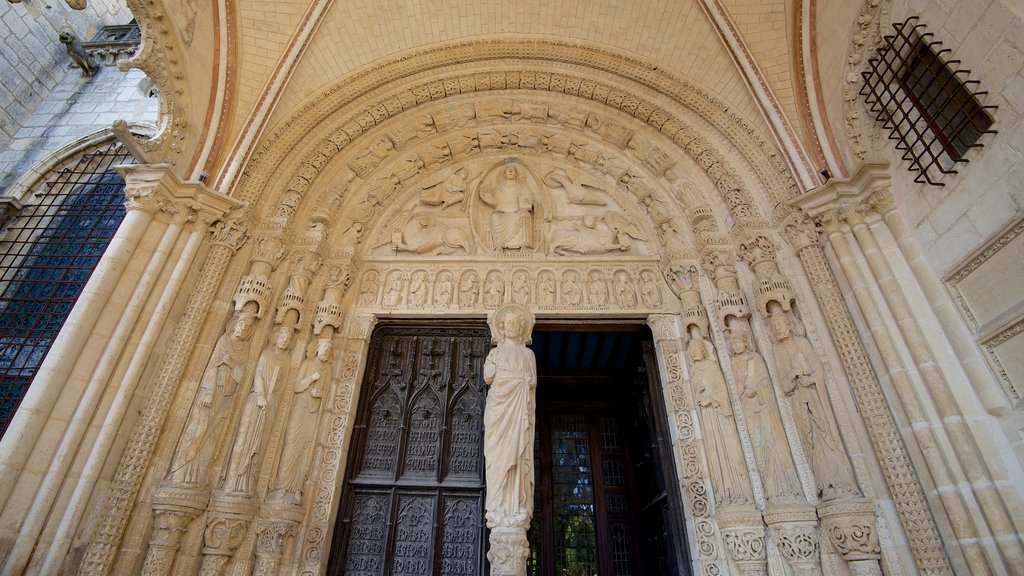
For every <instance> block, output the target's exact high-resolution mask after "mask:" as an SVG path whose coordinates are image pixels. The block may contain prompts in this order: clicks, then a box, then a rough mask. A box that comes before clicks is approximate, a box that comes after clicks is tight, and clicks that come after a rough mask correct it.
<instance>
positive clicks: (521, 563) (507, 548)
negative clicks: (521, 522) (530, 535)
mask: <svg viewBox="0 0 1024 576" xmlns="http://www.w3.org/2000/svg"><path fill="white" fill-rule="evenodd" d="M529 556H530V543H529V542H528V541H527V539H526V530H524V529H522V528H494V529H492V530H491V539H490V547H489V549H488V550H487V559H488V560H490V562H491V576H523V574H526V559H527V558H529Z"/></svg>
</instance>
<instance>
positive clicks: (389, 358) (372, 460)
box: [328, 325, 489, 576]
mask: <svg viewBox="0 0 1024 576" xmlns="http://www.w3.org/2000/svg"><path fill="white" fill-rule="evenodd" d="M488 339H489V332H488V330H487V328H486V326H463V327H441V328H438V327H435V326H423V325H384V326H380V327H378V328H377V329H376V330H375V331H374V333H373V337H372V339H371V341H370V351H369V356H368V363H367V368H366V376H365V377H364V381H363V387H362V393H361V398H360V407H359V412H358V415H357V420H356V423H355V427H354V430H353V437H352V446H351V449H350V452H349V459H348V466H347V468H348V474H347V481H346V486H345V491H344V494H343V496H342V504H341V510H340V511H339V514H338V523H337V525H336V528H335V534H334V545H333V546H332V552H331V560H330V563H329V568H328V573H329V574H346V575H349V576H356V575H359V576H364V575H365V576H398V575H416V576H422V575H425V574H446V575H449V574H450V575H458V574H474V575H475V574H483V573H484V570H485V559H484V542H485V538H484V536H485V534H484V521H483V501H484V461H483V408H484V383H483V360H484V357H485V355H486V352H487V349H488V348H489V346H488Z"/></svg>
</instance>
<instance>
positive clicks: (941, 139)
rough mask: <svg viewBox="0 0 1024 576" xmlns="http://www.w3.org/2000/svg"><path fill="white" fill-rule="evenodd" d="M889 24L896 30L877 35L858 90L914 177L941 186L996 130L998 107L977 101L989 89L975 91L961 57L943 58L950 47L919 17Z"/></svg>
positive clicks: (948, 53) (917, 180)
mask: <svg viewBox="0 0 1024 576" xmlns="http://www.w3.org/2000/svg"><path fill="white" fill-rule="evenodd" d="M892 26H893V29H894V30H895V34H892V35H889V36H885V37H884V38H883V39H882V46H881V47H880V48H879V49H878V57H877V58H871V59H869V60H868V70H866V71H864V72H862V73H861V75H862V77H863V79H864V85H863V86H862V87H861V90H860V94H861V95H862V96H863V97H864V100H865V102H866V103H867V105H868V109H869V110H870V111H871V112H872V113H873V114H875V119H876V120H878V121H879V122H881V123H882V126H883V128H885V129H887V130H889V139H890V140H893V141H895V143H896V144H895V145H896V150H897V151H900V152H902V158H903V159H904V160H906V161H908V162H909V163H910V166H909V169H910V171H911V172H914V173H916V176H915V177H914V181H915V182H917V183H921V184H923V183H927V184H930V185H932V186H944V185H945V184H944V183H943V182H941V181H940V180H941V179H942V176H944V175H947V174H956V173H957V170H956V164H957V163H959V162H967V161H968V160H967V158H965V155H966V153H967V151H968V150H970V149H971V148H978V147H981V146H982V144H981V142H979V139H980V138H981V136H982V135H983V134H995V133H996V131H995V130H993V129H992V124H993V122H994V120H993V118H992V114H991V112H992V111H994V110H996V108H997V107H996V106H992V105H983V104H982V102H981V100H982V98H983V97H984V96H986V95H987V94H988V92H985V91H976V88H977V87H978V84H979V82H978V81H977V80H970V79H969V76H970V74H971V71H970V70H963V69H960V68H959V66H960V64H961V62H960V60H946V58H948V57H949V56H950V54H951V52H952V51H951V50H950V49H949V48H942V42H940V41H937V40H934V39H933V38H934V34H932V33H931V32H926V31H925V25H924V24H921V23H919V22H918V17H916V16H911V17H910V18H907V19H906V20H904V21H903V22H902V23H896V24H893V25H892Z"/></svg>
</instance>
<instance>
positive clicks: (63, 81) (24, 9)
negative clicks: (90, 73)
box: [0, 0, 155, 193]
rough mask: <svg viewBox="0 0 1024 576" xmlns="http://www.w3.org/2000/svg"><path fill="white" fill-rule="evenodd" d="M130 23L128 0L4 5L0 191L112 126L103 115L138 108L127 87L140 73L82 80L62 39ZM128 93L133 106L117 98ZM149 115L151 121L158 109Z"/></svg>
mask: <svg viewBox="0 0 1024 576" xmlns="http://www.w3.org/2000/svg"><path fill="white" fill-rule="evenodd" d="M131 20H132V14H131V12H129V10H128V8H127V7H125V6H124V2H123V0H90V1H89V3H88V7H87V8H86V9H85V10H81V11H79V10H72V9H71V8H69V7H68V6H67V4H66V3H64V2H63V1H62V0H53V1H50V2H40V1H38V0H23V1H22V2H20V3H18V4H10V5H5V7H4V9H3V10H0V193H3V192H5V191H6V189H7V188H8V187H9V186H10V184H11V182H12V177H11V172H12V171H16V170H21V169H24V168H25V167H26V166H27V165H30V164H31V162H32V161H33V160H34V159H38V158H40V157H42V156H43V155H45V154H46V153H48V152H52V151H53V150H55V149H56V148H59V147H60V146H62V145H64V144H67V143H69V142H71V141H73V140H74V139H75V138H77V137H79V136H81V135H84V134H86V133H89V132H95V131H96V130H98V129H102V128H104V127H107V126H109V125H110V122H112V120H108V119H107V118H106V117H105V116H104V114H112V113H114V111H116V110H120V109H122V108H123V109H124V110H125V111H126V113H125V115H126V116H127V115H130V114H135V113H136V110H137V109H138V108H139V107H138V106H136V105H135V104H134V103H132V102H131V99H132V98H134V95H130V94H129V93H128V92H126V91H125V90H124V89H125V88H127V87H129V86H130V85H131V84H137V83H138V81H139V80H140V79H141V78H142V75H141V74H139V73H137V72H135V73H129V74H128V75H124V74H122V73H120V72H118V71H116V70H112V69H105V70H103V71H101V73H100V74H99V75H98V77H96V78H94V79H87V78H82V77H81V75H80V73H79V71H78V69H77V68H73V67H72V64H71V59H70V58H69V57H68V55H67V52H66V51H65V49H64V46H63V45H62V44H61V43H60V42H59V41H58V40H57V36H58V35H59V34H60V33H61V32H62V31H71V32H72V33H74V34H75V36H76V37H77V38H79V39H80V40H89V39H90V38H92V37H93V36H94V35H95V34H96V32H97V31H98V30H100V29H101V28H102V27H103V26H106V25H111V24H126V23H128V22H130V21H131ZM125 96H130V98H129V101H128V102H127V104H126V105H122V104H121V103H118V102H116V99H117V98H119V97H122V98H123V97H125ZM153 100H154V102H153V105H152V107H153V109H155V99H153ZM143 108H145V109H146V110H147V111H148V110H149V108H150V107H149V106H148V105H147V106H144V107H143ZM145 118H149V119H150V120H149V121H150V122H152V121H153V120H152V119H155V114H149V116H145ZM133 119H134V120H136V121H145V119H144V118H142V117H139V118H133ZM62 125H63V126H62ZM71 126H75V128H72V127H71ZM29 151H31V152H29Z"/></svg>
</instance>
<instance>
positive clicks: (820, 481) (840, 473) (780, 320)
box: [768, 310, 858, 500]
mask: <svg viewBox="0 0 1024 576" xmlns="http://www.w3.org/2000/svg"><path fill="white" fill-rule="evenodd" d="M797 322H798V321H797V320H796V318H791V317H790V315H789V314H788V313H786V312H783V311H781V310H778V311H776V312H775V313H774V314H772V315H771V316H770V317H769V319H768V323H769V325H770V326H771V329H772V332H773V333H774V335H775V341H776V344H775V368H776V370H778V374H779V384H780V385H781V387H782V393H783V394H785V395H786V396H787V397H789V402H790V405H791V406H792V408H793V420H794V421H795V422H796V426H797V429H798V430H799V431H800V441H801V443H802V444H803V447H804V452H806V453H807V459H808V460H810V464H811V470H813V471H814V481H815V483H816V484H817V488H818V497H819V498H821V499H823V500H828V499H831V498H838V497H842V496H847V495H858V490H857V488H856V487H855V485H854V483H853V482H854V481H853V471H852V469H851V468H850V464H849V460H847V458H846V454H845V453H844V452H843V449H842V445H841V444H840V441H839V437H838V432H837V431H836V430H835V429H834V427H833V425H832V412H831V410H830V409H829V403H828V398H827V397H826V396H824V394H825V388H824V386H825V371H824V370H823V369H822V366H821V361H820V360H818V355H817V354H816V353H815V352H814V347H813V346H811V342H810V341H809V340H808V339H807V337H806V336H804V335H803V333H802V332H803V330H802V329H801V330H800V333H795V332H794V327H795V326H797Z"/></svg>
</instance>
